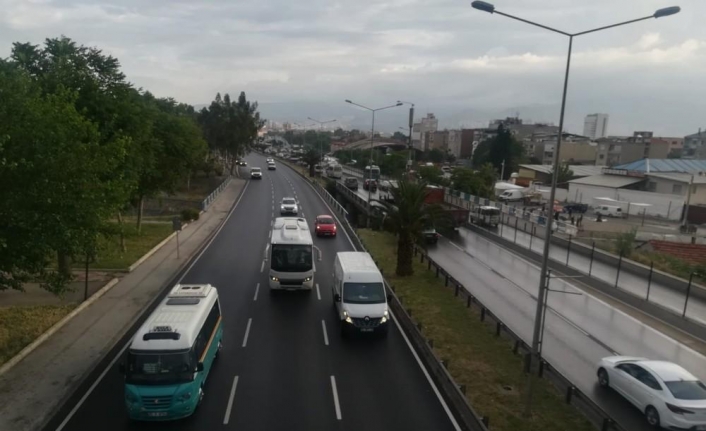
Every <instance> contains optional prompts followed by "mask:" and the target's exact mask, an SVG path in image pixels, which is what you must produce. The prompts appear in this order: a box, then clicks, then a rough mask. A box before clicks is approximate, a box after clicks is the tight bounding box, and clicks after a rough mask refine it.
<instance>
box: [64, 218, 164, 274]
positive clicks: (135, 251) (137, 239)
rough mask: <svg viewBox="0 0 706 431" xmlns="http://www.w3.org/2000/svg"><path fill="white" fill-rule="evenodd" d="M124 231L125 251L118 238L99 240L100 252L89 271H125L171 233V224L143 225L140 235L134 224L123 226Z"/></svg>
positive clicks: (79, 264)
mask: <svg viewBox="0 0 706 431" xmlns="http://www.w3.org/2000/svg"><path fill="white" fill-rule="evenodd" d="M124 229H125V248H126V251H125V252H123V251H122V250H121V249H120V238H119V237H117V236H115V237H111V238H101V240H100V251H99V252H98V256H97V258H96V262H94V263H92V264H91V266H90V267H91V269H126V268H128V267H129V266H130V265H132V264H133V263H135V262H137V261H138V260H139V259H140V258H141V257H142V256H144V255H145V254H146V253H147V252H148V251H150V250H152V248H153V247H154V246H156V245H157V244H159V243H160V242H162V240H163V239H164V238H166V237H168V236H169V235H171V233H172V225H171V223H144V224H143V225H142V232H141V233H140V234H138V233H137V228H136V226H135V225H134V224H125V225H124ZM76 266H79V267H80V266H82V265H81V263H77V264H76Z"/></svg>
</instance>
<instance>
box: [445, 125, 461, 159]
mask: <svg viewBox="0 0 706 431" xmlns="http://www.w3.org/2000/svg"><path fill="white" fill-rule="evenodd" d="M461 135H462V134H461V131H460V130H449V137H448V146H447V148H446V152H447V153H448V154H451V155H453V156H454V157H455V158H457V159H460V158H461V138H462V136H461Z"/></svg>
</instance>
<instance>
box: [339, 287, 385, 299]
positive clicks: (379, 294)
mask: <svg viewBox="0 0 706 431" xmlns="http://www.w3.org/2000/svg"><path fill="white" fill-rule="evenodd" d="M343 302H345V303H347V304H383V303H384V302H385V288H384V287H383V285H382V283H344V284H343Z"/></svg>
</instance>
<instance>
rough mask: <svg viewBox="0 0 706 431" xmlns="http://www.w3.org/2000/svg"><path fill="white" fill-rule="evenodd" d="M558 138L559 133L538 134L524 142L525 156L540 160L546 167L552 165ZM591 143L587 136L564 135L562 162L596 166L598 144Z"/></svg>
mask: <svg viewBox="0 0 706 431" xmlns="http://www.w3.org/2000/svg"><path fill="white" fill-rule="evenodd" d="M557 137H558V133H537V134H533V135H532V136H531V137H527V138H525V139H524V140H523V141H522V145H523V146H524V148H525V154H526V155H527V156H528V157H533V158H535V159H537V160H539V161H540V162H541V163H542V164H544V165H551V164H552V163H553V162H554V148H555V147H556V141H557ZM589 141H590V140H589V138H588V137H586V136H581V135H574V134H571V133H563V134H562V143H561V154H560V157H561V160H562V161H566V162H567V163H569V164H578V163H583V164H590V165H593V164H595V160H596V144H593V143H590V142H589Z"/></svg>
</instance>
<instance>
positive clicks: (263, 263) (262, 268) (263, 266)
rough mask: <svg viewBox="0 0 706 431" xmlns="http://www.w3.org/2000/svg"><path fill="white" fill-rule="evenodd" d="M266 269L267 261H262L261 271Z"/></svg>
mask: <svg viewBox="0 0 706 431" xmlns="http://www.w3.org/2000/svg"><path fill="white" fill-rule="evenodd" d="M264 270H265V261H264V260H263V261H262V265H260V272H262V271H264Z"/></svg>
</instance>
